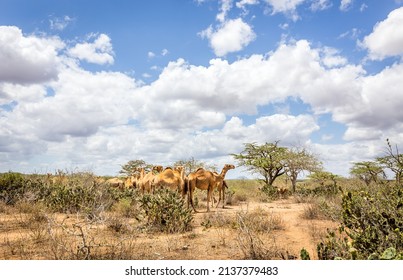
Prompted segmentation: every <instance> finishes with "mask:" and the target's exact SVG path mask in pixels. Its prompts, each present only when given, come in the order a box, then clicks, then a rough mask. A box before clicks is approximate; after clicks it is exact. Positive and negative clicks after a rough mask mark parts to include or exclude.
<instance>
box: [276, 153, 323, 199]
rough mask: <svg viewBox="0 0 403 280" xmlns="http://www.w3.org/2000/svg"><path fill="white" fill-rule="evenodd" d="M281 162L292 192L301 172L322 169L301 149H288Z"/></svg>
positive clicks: (311, 156) (314, 159)
mask: <svg viewBox="0 0 403 280" xmlns="http://www.w3.org/2000/svg"><path fill="white" fill-rule="evenodd" d="M283 161H284V165H285V172H286V175H287V176H288V178H290V180H291V185H292V191H293V192H295V190H296V185H297V178H298V175H299V174H300V173H301V172H304V171H308V172H315V171H320V170H321V169H322V163H321V162H320V161H319V159H318V158H317V157H316V156H315V155H314V154H312V153H311V152H309V151H308V150H307V149H306V148H303V147H294V148H290V149H288V150H287V152H286V153H285V157H284V160H283Z"/></svg>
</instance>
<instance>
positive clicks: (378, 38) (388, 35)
mask: <svg viewBox="0 0 403 280" xmlns="http://www.w3.org/2000/svg"><path fill="white" fill-rule="evenodd" d="M402 25H403V7H401V8H398V9H396V10H394V11H392V12H390V13H389V15H388V17H387V18H386V19H385V20H384V21H381V22H378V23H377V24H376V25H375V27H374V29H373V31H372V33H371V34H369V35H368V36H366V37H365V38H364V40H363V41H362V42H360V43H359V45H361V46H362V47H364V48H367V49H368V52H369V58H370V59H375V60H382V59H384V58H386V57H389V56H402V55H403V32H401V26H402Z"/></svg>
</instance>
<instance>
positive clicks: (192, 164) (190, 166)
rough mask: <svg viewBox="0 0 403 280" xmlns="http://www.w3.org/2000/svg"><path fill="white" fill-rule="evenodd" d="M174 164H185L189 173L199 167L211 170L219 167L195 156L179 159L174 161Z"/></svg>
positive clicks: (186, 171)
mask: <svg viewBox="0 0 403 280" xmlns="http://www.w3.org/2000/svg"><path fill="white" fill-rule="evenodd" d="M174 166H183V167H184V168H185V173H186V174H189V173H190V172H194V171H196V170H197V169H199V168H204V169H208V170H211V171H217V167H216V166H213V165H208V164H206V163H205V162H203V161H200V160H197V159H195V158H194V157H191V158H189V159H187V160H184V159H182V160H178V161H176V162H175V163H174Z"/></svg>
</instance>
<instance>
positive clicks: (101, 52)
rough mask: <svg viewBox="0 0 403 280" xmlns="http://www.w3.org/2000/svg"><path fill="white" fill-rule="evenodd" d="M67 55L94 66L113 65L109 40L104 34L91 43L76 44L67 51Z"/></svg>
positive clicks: (112, 54)
mask: <svg viewBox="0 0 403 280" xmlns="http://www.w3.org/2000/svg"><path fill="white" fill-rule="evenodd" d="M68 54H69V55H70V56H71V57H74V58H78V59H80V60H85V61H87V62H90V63H95V64H113V62H114V58H113V56H114V53H113V49H112V43H111V39H110V38H109V37H108V36H107V35H105V34H100V35H99V36H98V38H96V39H95V40H94V42H93V43H87V42H85V43H78V44H76V45H75V46H74V47H72V48H71V49H69V50H68Z"/></svg>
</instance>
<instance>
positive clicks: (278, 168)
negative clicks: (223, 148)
mask: <svg viewBox="0 0 403 280" xmlns="http://www.w3.org/2000/svg"><path fill="white" fill-rule="evenodd" d="M278 142H279V141H275V142H274V143H267V142H266V143H265V144H263V145H258V144H256V143H246V144H244V145H245V149H244V150H243V151H242V152H241V153H240V154H232V156H233V157H234V158H235V160H237V161H238V163H239V165H241V166H245V167H246V168H247V169H248V170H249V171H251V172H253V173H258V174H260V175H262V176H263V179H262V181H263V182H264V184H265V186H266V187H271V186H273V183H274V181H275V180H276V178H277V177H279V176H281V175H283V174H284V173H285V172H286V170H285V163H284V158H285V157H286V154H287V148H285V147H279V146H278Z"/></svg>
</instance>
